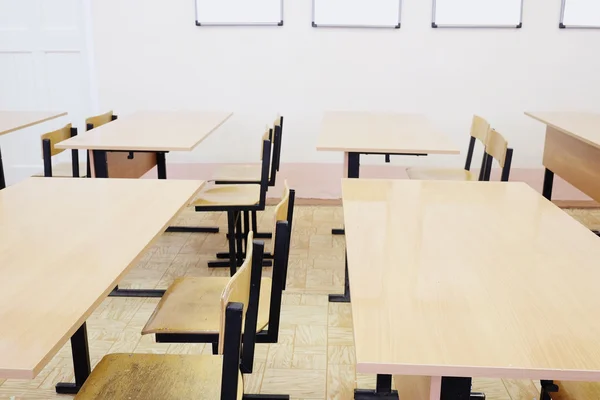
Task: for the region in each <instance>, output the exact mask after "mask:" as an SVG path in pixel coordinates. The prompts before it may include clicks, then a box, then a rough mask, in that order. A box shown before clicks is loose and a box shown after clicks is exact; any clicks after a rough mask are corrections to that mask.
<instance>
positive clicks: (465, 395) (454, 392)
mask: <svg viewBox="0 0 600 400" xmlns="http://www.w3.org/2000/svg"><path fill="white" fill-rule="evenodd" d="M471 384H472V379H471V378H455V377H446V376H445V377H443V378H442V391H441V396H440V400H485V394H484V393H477V392H471Z"/></svg>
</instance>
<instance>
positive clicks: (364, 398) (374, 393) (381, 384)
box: [354, 375, 398, 400]
mask: <svg viewBox="0 0 600 400" xmlns="http://www.w3.org/2000/svg"><path fill="white" fill-rule="evenodd" d="M370 399H394V400H398V392H397V391H396V390H392V376H391V375H377V384H376V386H375V390H367V389H355V390H354V400H370Z"/></svg>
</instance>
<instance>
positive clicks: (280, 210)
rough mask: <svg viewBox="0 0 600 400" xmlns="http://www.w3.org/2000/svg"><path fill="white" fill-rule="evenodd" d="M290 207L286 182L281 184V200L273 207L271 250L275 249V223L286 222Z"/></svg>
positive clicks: (288, 189) (288, 188)
mask: <svg viewBox="0 0 600 400" xmlns="http://www.w3.org/2000/svg"><path fill="white" fill-rule="evenodd" d="M289 205H290V187H289V186H288V183H287V180H286V181H284V182H283V195H282V196H281V200H280V201H279V203H277V205H276V206H275V223H274V224H273V236H272V240H271V242H272V243H273V249H272V250H274V248H275V240H276V238H277V222H279V221H287V220H288V217H289V215H288V208H289Z"/></svg>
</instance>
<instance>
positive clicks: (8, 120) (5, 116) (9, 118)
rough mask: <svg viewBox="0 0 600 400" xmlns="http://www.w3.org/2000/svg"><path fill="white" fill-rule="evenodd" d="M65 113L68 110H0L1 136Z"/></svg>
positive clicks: (0, 178) (0, 173)
mask: <svg viewBox="0 0 600 400" xmlns="http://www.w3.org/2000/svg"><path fill="white" fill-rule="evenodd" d="M65 115H67V113H66V112H42V111H2V110H0V136H2V135H5V134H7V133H11V132H14V131H17V130H19V129H25V128H28V127H30V126H33V125H37V124H41V123H42V122H46V121H50V120H51V119H54V118H58V117H62V116H65ZM5 187H6V180H5V179H4V167H3V165H2V154H1V153H0V189H4V188H5Z"/></svg>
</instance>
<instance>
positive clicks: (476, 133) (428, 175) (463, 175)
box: [406, 115, 491, 181]
mask: <svg viewBox="0 0 600 400" xmlns="http://www.w3.org/2000/svg"><path fill="white" fill-rule="evenodd" d="M490 129H491V128H490V124H489V123H488V122H487V121H486V120H485V119H483V118H481V117H479V116H477V115H474V116H473V121H472V123H471V138H470V139H469V150H468V151H467V160H466V161H465V168H464V169H458V168H409V169H407V170H406V173H407V174H408V177H409V178H410V179H419V180H445V181H446V180H447V181H478V180H479V181H481V180H483V177H484V170H485V166H486V160H487V154H486V153H485V152H484V153H483V158H482V160H481V168H480V170H479V175H475V174H473V173H472V172H471V161H472V159H473V151H474V150H475V142H476V141H477V140H478V141H479V142H481V144H482V145H483V146H484V147H485V145H486V140H487V136H488V132H489V131H490Z"/></svg>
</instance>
